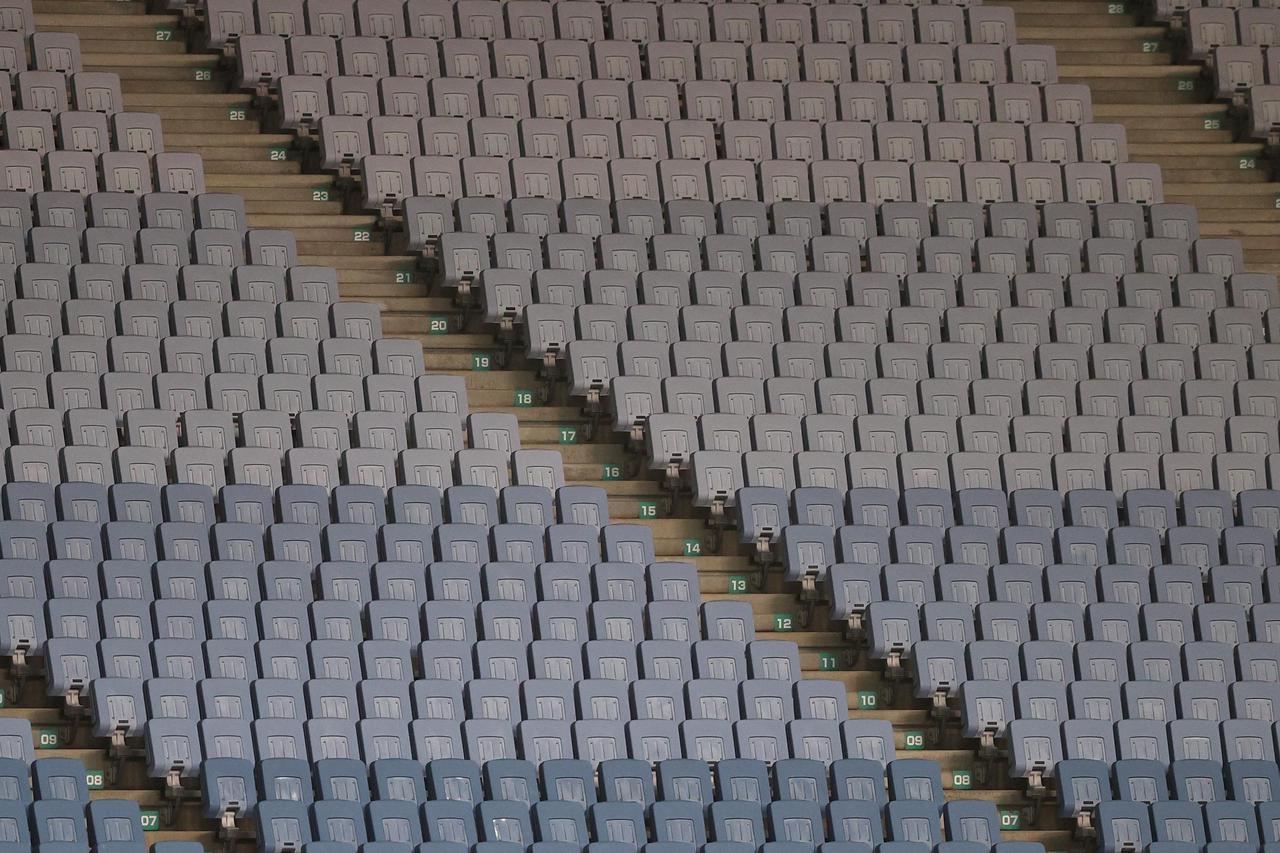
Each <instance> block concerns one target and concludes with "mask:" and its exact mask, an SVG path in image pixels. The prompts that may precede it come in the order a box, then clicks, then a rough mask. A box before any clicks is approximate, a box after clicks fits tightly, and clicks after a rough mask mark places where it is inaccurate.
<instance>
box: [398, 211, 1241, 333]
mask: <svg viewBox="0 0 1280 853" xmlns="http://www.w3.org/2000/svg"><path fill="white" fill-rule="evenodd" d="M428 201H430V200H428ZM685 203H687V202H675V203H674V204H676V205H681V204H685ZM622 204H624V205H625V204H627V202H622ZM641 204H644V203H643V202H642V203H641ZM694 204H695V205H697V204H698V203H697V202H694ZM728 204H730V205H733V204H736V203H735V202H729V203H728ZM783 204H789V203H787V202H783ZM804 204H805V203H804V202H802V203H801V205H804ZM840 204H841V205H843V203H840ZM750 206H751V203H748V205H747V209H746V210H745V211H744V214H745V216H744V217H743V218H742V221H741V222H740V224H741V225H744V226H747V227H744V228H743V229H742V230H748V231H749V230H754V227H753V226H755V225H763V224H764V222H763V219H764V217H763V216H760V217H759V218H758V219H755V217H754V216H753V213H755V212H754V211H752V210H751V209H750ZM832 206H833V207H834V206H836V205H832ZM406 207H407V208H408V209H409V210H410V211H411V212H414V213H422V214H423V215H430V214H426V212H425V211H422V210H421V207H419V206H418V205H416V204H408V203H406ZM433 207H435V208H436V211H435V214H436V217H437V222H438V223H439V222H440V220H443V219H444V218H445V217H447V215H448V212H449V211H448V207H449V204H448V202H447V201H443V200H438V201H437V204H435V205H433ZM706 207H707V211H706V213H707V214H710V212H711V211H710V205H706ZM548 208H549V209H548ZM654 208H655V210H654V212H655V213H656V212H657V210H656V205H654ZM500 210H501V205H500V204H499V206H498V211H499V212H500ZM552 210H554V205H550V206H548V207H544V208H543V211H542V213H543V215H544V216H547V215H549V214H550V213H551V211H552ZM762 212H763V211H761V213H762ZM699 213H700V212H699V211H697V210H693V211H690V214H691V215H690V216H689V218H688V223H687V224H689V225H695V224H696V223H697V221H698V220H699V219H700V218H702V217H701V216H700V215H699ZM534 215H537V213H536V212H535V214H534ZM836 215H838V213H837V214H836ZM753 219H754V220H755V221H754V222H753V221H752V220H753ZM797 219H798V220H799V221H800V222H802V223H804V224H806V225H807V224H810V223H814V220H808V222H805V218H804V216H803V213H801V215H800V216H798V217H797ZM702 221H703V222H706V223H708V224H710V223H709V216H708V217H707V218H706V219H702ZM547 224H551V223H549V222H548V223H547ZM814 224H816V223H814ZM1028 243H1029V245H1028ZM438 251H439V253H440V254H441V255H443V257H442V258H441V261H442V262H443V266H444V271H445V274H446V275H448V276H449V277H450V279H451V280H452V281H454V282H467V283H469V282H471V281H472V280H474V279H475V278H476V277H478V276H488V279H489V282H490V283H491V284H492V285H496V288H493V289H490V288H486V292H485V293H484V294H483V297H484V298H485V299H486V300H490V301H491V303H492V304H490V306H489V310H490V311H491V312H492V313H491V318H492V317H496V316H501V315H502V314H504V313H505V312H506V311H508V310H509V309H517V310H515V312H514V313H515V314H516V315H519V313H520V311H519V310H518V309H521V308H523V307H525V306H526V305H529V304H530V303H532V302H533V300H532V298H531V297H532V293H531V292H528V291H531V290H532V288H531V287H530V286H529V284H531V279H532V278H533V274H534V273H536V272H541V271H543V270H546V271H548V273H549V275H561V274H564V273H565V272H567V273H568V275H570V276H574V277H578V278H580V277H581V276H583V275H584V274H585V273H586V272H588V270H592V269H604V270H617V271H621V272H624V273H627V272H629V273H630V274H631V275H632V276H633V277H634V276H635V275H636V274H637V273H642V272H648V271H650V270H656V271H658V272H667V273H675V274H677V276H679V275H680V274H683V277H684V278H685V279H686V280H687V279H688V277H689V275H690V274H691V273H700V272H703V271H708V272H713V273H716V272H719V273H730V274H732V275H736V276H741V275H743V274H744V273H746V274H750V275H751V277H753V278H755V279H756V280H757V281H767V282H769V281H770V279H771V278H772V282H776V281H778V279H777V278H776V277H770V276H769V275H767V274H768V273H781V274H782V276H783V279H782V281H785V280H786V278H788V277H794V276H796V275H805V274H807V273H819V274H831V275H818V276H816V277H813V276H810V277H809V279H810V280H811V281H813V282H815V283H817V282H820V281H823V279H824V278H826V279H827V282H826V287H823V288H820V292H821V291H830V290H833V289H834V290H836V291H837V294H836V295H835V296H831V295H829V294H823V295H824V296H827V300H830V299H835V300H837V301H836V302H834V304H832V303H829V302H828V304H827V305H826V306H825V307H829V308H839V307H843V306H844V305H847V304H849V302H850V300H849V297H848V295H847V294H840V293H838V291H840V290H842V289H843V288H841V287H840V286H839V285H840V283H841V280H842V279H843V278H844V277H845V276H849V275H851V274H853V275H855V276H856V275H857V274H858V273H860V272H861V271H862V268H863V266H864V263H865V266H866V267H867V268H868V271H869V272H872V273H889V274H891V275H892V276H893V278H892V279H890V280H897V279H902V278H910V277H913V276H914V278H915V281H908V283H907V287H908V290H917V289H919V290H930V289H932V290H942V289H943V288H941V287H940V286H939V284H940V283H941V282H942V281H946V282H950V283H952V286H951V288H946V290H947V293H948V295H947V296H946V297H936V298H935V299H934V301H933V304H934V305H935V306H936V307H937V308H939V309H945V308H949V307H953V306H954V298H955V295H954V293H952V292H951V290H953V289H954V282H955V279H956V278H959V277H960V276H962V275H965V274H968V273H972V272H975V267H976V271H978V272H981V273H996V274H999V275H1001V276H1004V277H1007V278H1011V277H1014V276H1018V275H1021V274H1024V273H1027V272H1032V273H1047V274H1050V275H1051V276H1053V278H1052V279H1048V278H1046V279H1042V281H1045V282H1048V281H1051V280H1052V281H1054V282H1055V285H1056V287H1057V288H1058V289H1059V290H1061V287H1062V283H1063V279H1066V278H1068V277H1075V276H1077V275H1078V274H1079V273H1082V272H1089V273H1095V274H1096V273H1100V274H1102V275H1095V276H1093V277H1092V282H1094V283H1096V285H1097V289H1102V290H1109V291H1111V292H1114V290H1115V286H1114V284H1110V282H1114V281H1115V280H1116V279H1119V278H1121V277H1122V276H1128V275H1130V274H1133V273H1136V272H1139V271H1141V272H1144V273H1158V274H1160V275H1161V276H1164V277H1165V278H1166V279H1167V278H1173V277H1177V276H1181V275H1182V274H1184V273H1192V272H1200V273H1215V274H1217V275H1219V276H1223V277H1225V276H1229V275H1232V274H1233V273H1234V272H1235V271H1238V270H1239V269H1240V266H1239V265H1238V264H1237V261H1238V260H1239V254H1240V253H1239V243H1238V242H1237V241H1235V240H1231V239H1212V238H1201V239H1200V240H1197V241H1195V242H1194V244H1193V243H1191V242H1190V241H1185V240H1176V239H1172V238H1158V237H1148V238H1145V239H1143V240H1140V241H1134V240H1126V239H1124V238H1119V237H1090V238H1087V239H1086V240H1083V241H1081V240H1077V239H1073V238H1070V237H1033V238H1032V239H1031V240H1030V241H1026V240H1023V239H1021V238H1017V237H980V238H978V239H977V240H976V241H973V242H971V241H969V240H966V239H965V238H964V237H926V238H925V239H924V240H923V241H921V240H917V239H915V238H912V237H869V238H868V239H867V241H866V243H865V244H862V245H860V244H859V242H858V240H857V238H855V237H848V236H843V235H825V234H819V235H816V236H814V237H812V238H805V237H801V236H795V235H791V234H762V235H760V236H758V237H755V238H751V237H747V236H743V235H741V234H733V233H731V234H715V233H713V234H708V235H707V236H706V237H705V238H704V239H702V240H701V241H700V240H699V238H698V237H697V236H694V235H690V234H655V235H653V236H652V237H645V236H643V235H640V234H616V233H615V234H609V233H603V234H600V235H599V236H598V237H593V236H591V235H589V234H579V233H564V232H548V233H545V234H538V233H522V232H518V231H511V232H496V233H494V234H492V235H490V234H486V233H484V232H480V233H475V232H465V231H457V232H454V231H448V232H445V233H441V234H440V235H439V243H438ZM864 255H865V261H864ZM975 256H976V259H977V260H976V263H975ZM1193 257H1194V263H1193ZM592 261H595V263H594V264H593V263H591V262H592ZM753 271H754V272H753ZM921 272H925V273H926V275H923V276H920V275H916V274H918V273H921ZM575 273H576V275H575ZM930 275H933V276H934V278H933V280H932V284H933V285H934V287H933V288H930V287H929V286H928V283H929V282H930V278H929V276H930ZM833 277H834V284H833V283H832V278H833ZM653 278H659V279H660V278H663V277H659V276H655V277H653ZM665 278H667V282H668V284H667V286H666V287H665V288H664V289H662V290H659V291H658V292H657V293H656V294H655V295H656V296H657V297H658V298H659V300H662V299H663V298H665V299H666V300H667V301H665V302H663V301H659V302H658V304H659V305H668V306H670V307H672V308H678V307H680V306H682V305H687V304H689V302H690V300H689V298H688V296H687V291H688V288H687V286H686V287H684V288H683V289H682V288H681V287H680V286H679V280H680V279H679V278H678V277H665ZM713 278H714V277H713ZM870 279H871V280H872V281H875V278H874V276H872V277H870ZM855 280H857V279H855ZM864 280H865V279H864ZM882 281H883V280H882ZM1087 281H1090V278H1089V277H1088V276H1084V277H1081V278H1080V279H1079V282H1078V283H1080V284H1084V283H1085V282H1087ZM526 282H528V284H527V283H526ZM772 282H770V283H771V284H772ZM565 285H566V286H565V289H566V290H569V289H570V288H572V287H573V284H572V280H570V281H568V282H565ZM775 286H776V285H775ZM578 289H579V290H580V289H581V288H580V287H579V288H578ZM762 289H764V290H765V293H764V294H763V295H765V296H772V295H773V294H772V293H770V292H769V290H770V289H771V288H762ZM779 289H783V290H784V292H783V294H781V301H780V303H775V304H779V307H785V306H786V305H788V304H794V303H795V299H794V296H789V295H787V294H786V293H785V289H784V288H779ZM895 289H896V288H895ZM504 290H505V291H506V293H503V291H504ZM682 290H683V292H682ZM504 297H505V299H504ZM827 300H824V302H825V301H827ZM629 301H630V302H631V303H632V304H635V303H637V302H639V300H638V299H636V300H629ZM948 302H950V303H951V304H950V305H948V304H947V303H948ZM895 303H897V304H900V303H899V302H898V298H897V297H896V294H891V295H890V299H889V304H887V305H885V307H887V308H891V309H892V308H894V307H896V305H895ZM615 304H617V303H615ZM626 304H627V303H625V302H624V303H621V304H619V305H618V307H619V308H624V307H626ZM757 304H758V303H757ZM765 304H768V303H765ZM802 304H804V303H802ZM807 304H814V303H807ZM908 304H909V305H910V304H912V303H910V302H908ZM915 304H916V305H918V304H919V303H915ZM592 307H601V306H592ZM965 308H966V311H975V310H976V311H977V312H978V313H977V314H975V316H977V317H981V316H982V315H983V314H984V313H985V314H987V315H991V314H993V313H994V312H993V311H992V310H990V309H985V308H984V309H974V308H973V307H972V306H966V307H965ZM1059 310H1062V309H1059ZM1071 310H1073V311H1074V310H1082V309H1079V308H1074V307H1073V308H1072V309H1071ZM1083 310H1088V309H1083ZM1219 310H1225V309H1219ZM1233 310H1241V309H1233ZM962 313H964V312H962ZM989 319H994V317H989ZM491 321H492V320H491ZM1151 325H1152V327H1153V332H1154V322H1153V323H1152V324H1151ZM992 332H994V329H992ZM962 339H965V338H964V337H963V336H962Z"/></svg>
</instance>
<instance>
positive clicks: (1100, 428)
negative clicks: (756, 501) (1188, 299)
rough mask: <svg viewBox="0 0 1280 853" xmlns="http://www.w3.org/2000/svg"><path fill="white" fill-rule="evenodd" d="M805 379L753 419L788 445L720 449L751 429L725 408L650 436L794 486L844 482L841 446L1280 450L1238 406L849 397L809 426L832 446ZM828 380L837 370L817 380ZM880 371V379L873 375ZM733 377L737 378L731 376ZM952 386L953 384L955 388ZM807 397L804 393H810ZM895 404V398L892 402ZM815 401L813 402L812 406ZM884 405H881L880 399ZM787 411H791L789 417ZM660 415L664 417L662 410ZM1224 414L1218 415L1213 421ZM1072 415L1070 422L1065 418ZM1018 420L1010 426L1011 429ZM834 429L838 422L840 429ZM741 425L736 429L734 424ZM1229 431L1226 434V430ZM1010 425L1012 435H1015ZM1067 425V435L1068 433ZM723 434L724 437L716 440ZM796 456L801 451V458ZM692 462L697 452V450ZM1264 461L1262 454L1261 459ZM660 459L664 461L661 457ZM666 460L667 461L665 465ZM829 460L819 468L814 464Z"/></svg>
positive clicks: (751, 477)
mask: <svg viewBox="0 0 1280 853" xmlns="http://www.w3.org/2000/svg"><path fill="white" fill-rule="evenodd" d="M716 381H717V383H719V391H720V395H719V398H720V400H724V399H725V397H726V396H727V395H729V394H742V393H750V386H749V385H746V384H745V383H731V382H726V381H725V380H716ZM804 381H805V380H803V379H801V378H799V377H790V376H784V377H775V378H774V379H769V380H766V384H765V386H764V392H765V393H766V394H767V395H768V397H769V401H768V408H769V410H770V411H771V413H772V414H775V415H777V414H780V415H785V416H787V418H762V419H761V420H759V421H755V422H754V423H753V424H752V425H753V426H754V428H755V434H756V436H757V438H756V442H757V443H765V442H763V441H761V439H760V436H761V435H762V434H763V435H767V436H769V437H770V438H769V439H768V440H769V441H776V442H777V443H778V444H779V445H781V444H784V443H785V444H787V445H789V446H787V447H778V448H777V449H774V448H773V447H769V446H768V445H767V444H766V446H765V447H764V448H761V449H757V450H752V449H750V447H751V445H750V444H748V445H747V446H745V447H742V446H740V447H739V449H731V450H720V449H716V448H718V447H722V446H724V445H725V444H729V443H730V442H736V441H738V440H740V439H741V438H745V437H746V435H747V431H746V429H744V427H746V426H747V425H746V423H743V422H742V421H741V420H739V421H737V422H734V421H733V420H732V419H728V418H720V419H717V420H716V421H714V422H713V423H709V424H706V425H704V426H703V427H702V429H701V430H697V431H695V430H696V427H695V424H694V422H693V421H692V419H691V418H689V417H687V416H686V417H679V418H672V417H667V416H659V417H660V419H661V423H653V424H652V425H651V428H652V436H653V438H652V441H653V443H654V447H655V448H658V449H659V450H658V452H657V453H655V454H654V456H653V457H651V460H652V461H653V462H655V463H657V462H661V463H668V464H669V463H670V462H671V461H673V460H674V461H680V460H681V459H684V458H687V457H689V456H691V455H692V454H695V453H704V452H705V453H732V454H735V456H741V457H742V458H741V459H734V460H727V461H726V462H720V461H719V460H717V461H715V462H714V463H713V461H712V458H711V457H707V459H706V461H705V462H703V463H702V464H704V465H711V464H715V465H722V464H733V463H734V462H737V463H739V464H741V465H742V466H743V474H742V475H741V476H745V477H746V482H747V484H748V485H751V486H770V487H776V488H782V489H783V490H784V491H788V492H789V491H791V490H792V489H794V488H795V486H796V485H797V483H800V484H802V485H820V484H824V483H825V482H826V481H827V480H828V479H829V477H834V478H835V479H837V481H840V482H843V479H844V478H843V476H842V475H840V474H835V475H828V474H827V473H826V471H828V470H831V469H840V468H842V467H843V462H844V460H843V454H844V453H852V452H854V451H856V450H862V451H870V452H876V453H904V452H907V451H915V452H924V453H940V454H950V453H960V452H965V451H967V452H977V453H1008V452H1010V451H1013V452H1018V453H1053V454H1057V453H1064V452H1073V453H1100V454H1110V453H1121V452H1127V453H1145V454H1155V455H1162V454H1165V453H1173V452H1175V451H1178V452H1183V453H1204V454H1207V455H1214V454H1216V453H1220V452H1236V453H1250V454H1258V455H1262V454H1267V453H1280V442H1278V441H1277V437H1276V432H1275V421H1274V419H1273V418H1269V417H1267V416H1265V415H1263V416H1249V415H1234V416H1231V417H1229V418H1226V419H1225V420H1226V421H1227V423H1226V425H1225V426H1226V429H1225V430H1224V429H1223V424H1222V423H1221V421H1220V420H1218V419H1217V418H1214V417H1213V416H1205V415H1179V416H1175V417H1173V419H1172V421H1173V422H1172V424H1170V420H1169V417H1168V415H1165V416H1158V415H1130V416H1127V417H1122V418H1115V417H1107V416H1102V415H1068V416H1067V417H1066V418H1065V419H1063V418H1061V417H1054V416H1050V415H1018V416H1014V418H1013V420H1012V424H1009V423H1008V422H1007V421H1005V420H1004V419H1002V418H999V417H998V416H985V415H979V416H973V417H971V418H969V419H968V420H967V421H965V420H962V419H957V418H956V417H955V416H954V415H950V414H946V413H944V414H927V415H921V414H908V415H906V417H905V418H904V417H903V416H902V415H901V414H899V411H901V410H898V411H893V412H889V413H887V414H886V413H876V414H867V413H866V412H865V410H860V409H854V408H853V407H849V408H848V409H846V410H845V411H841V412H827V413H826V414H838V415H841V416H843V417H844V418H846V419H847V420H846V422H845V423H844V424H837V423H835V420H836V419H835V418H831V417H826V418H818V419H816V420H815V421H814V422H812V423H810V424H809V428H810V435H812V434H813V431H814V430H821V435H822V437H823V440H824V441H825V442H827V443H828V446H832V447H834V446H835V445H836V444H837V443H839V445H841V446H840V447H839V448H837V449H832V450H822V449H818V450H810V451H804V455H803V456H799V453H800V452H801V447H802V446H803V445H802V443H801V441H800V438H801V431H802V429H803V425H802V423H801V422H800V420H799V419H800V418H802V417H807V416H809V415H813V414H815V412H814V411H813V410H812V409H810V410H807V411H806V410H805V409H804V407H803V404H802V405H801V406H795V407H792V406H789V405H788V404H787V401H786V398H787V397H788V396H789V395H802V394H804V393H805V392H804V391H803V390H802V388H801V386H800V383H802V382H804ZM819 381H820V382H821V381H829V380H819ZM873 381H874V380H873ZM731 385H732V386H734V387H730V386H731ZM901 390H903V389H901V388H900V387H899V388H894V387H893V386H892V385H891V384H890V383H888V382H882V383H880V384H879V385H878V386H871V393H872V394H873V395H874V394H876V393H878V392H880V391H886V392H892V391H901ZM949 390H950V389H949ZM802 403H803V401H802ZM890 405H893V403H890ZM812 408H813V409H816V406H815V407H812ZM878 408H880V409H881V412H883V401H882V405H881V406H879V407H878ZM733 414H736V415H740V416H743V417H748V418H759V417H762V416H763V414H764V407H760V408H757V409H756V410H755V411H743V412H734V413H733ZM788 418H789V419H788ZM654 420H655V421H656V420H658V418H655V419H654ZM1215 420H1217V421H1218V422H1217V423H1215V422H1214V421H1215ZM1064 421H1065V422H1064ZM640 423H643V415H641V414H638V415H636V417H635V418H634V419H626V420H623V421H622V422H621V423H620V424H619V425H620V426H621V427H623V428H624V429H625V431H628V432H630V431H631V429H632V427H633V426H635V425H637V424H640ZM1010 426H1011V427H1012V430H1011V431H1010ZM718 429H723V431H724V435H723V436H718V435H716V433H714V432H713V431H715V430H718ZM836 430H839V432H837V431H836ZM699 432H700V433H701V434H702V435H703V436H704V437H705V436H708V434H711V436H712V437H711V438H710V440H709V441H707V445H708V447H707V449H706V450H700V449H699V448H700V447H701V445H702V442H701V441H700V440H699V439H698V434H699ZM730 432H732V433H734V434H733V435H730V434H729V433H730ZM1228 432H1229V433H1230V439H1229V440H1228V437H1227V434H1228ZM1010 435H1012V440H1011V439H1010ZM1064 435H1065V440H1064ZM717 438H719V439H720V440H721V441H723V442H724V443H723V444H717V443H715V442H716V441H717ZM793 456H795V458H793ZM689 461H690V462H691V463H692V464H693V465H695V466H697V465H698V464H699V463H698V461H697V460H696V459H690V460H689ZM1259 461H1260V460H1259ZM654 467H658V466H656V465H655V466H654ZM664 467H665V465H664ZM813 468H818V469H822V473H815V472H814V471H813V470H812V469H813Z"/></svg>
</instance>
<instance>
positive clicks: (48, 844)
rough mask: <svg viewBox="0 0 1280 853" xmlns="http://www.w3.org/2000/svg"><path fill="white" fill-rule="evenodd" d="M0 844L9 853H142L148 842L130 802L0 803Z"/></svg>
mask: <svg viewBox="0 0 1280 853" xmlns="http://www.w3.org/2000/svg"><path fill="white" fill-rule="evenodd" d="M0 844H3V845H5V849H7V850H12V851H14V853H17V852H18V851H26V850H41V851H68V853H70V851H82V850H88V849H90V845H91V844H92V845H93V849H94V850H98V851H103V853H105V851H111V853H144V851H146V849H147V840H146V834H145V829H144V826H143V816H142V810H141V808H140V807H139V806H138V804H137V802H135V801H133V800H117V799H102V800H95V801H94V802H92V803H88V804H85V803H76V802H67V801H59V800H43V801H41V802H37V803H32V804H31V805H30V806H27V805H25V804H23V803H16V802H5V803H3V804H0Z"/></svg>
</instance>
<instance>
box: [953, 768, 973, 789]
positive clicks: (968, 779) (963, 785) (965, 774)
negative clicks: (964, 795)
mask: <svg viewBox="0 0 1280 853" xmlns="http://www.w3.org/2000/svg"><path fill="white" fill-rule="evenodd" d="M951 787H952V788H954V789H955V790H957V791H968V790H971V789H972V788H973V772H972V771H969V770H952V771H951Z"/></svg>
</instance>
